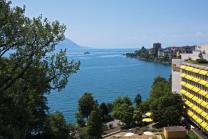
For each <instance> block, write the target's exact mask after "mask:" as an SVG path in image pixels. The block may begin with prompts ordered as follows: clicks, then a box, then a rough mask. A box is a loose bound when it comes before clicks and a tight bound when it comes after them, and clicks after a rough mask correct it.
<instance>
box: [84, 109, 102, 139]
mask: <svg viewBox="0 0 208 139" xmlns="http://www.w3.org/2000/svg"><path fill="white" fill-rule="evenodd" d="M102 133H103V129H102V119H101V115H100V113H99V111H98V110H97V109H93V111H91V113H90V116H89V119H88V122H87V134H88V136H89V139H100V138H101V135H102Z"/></svg>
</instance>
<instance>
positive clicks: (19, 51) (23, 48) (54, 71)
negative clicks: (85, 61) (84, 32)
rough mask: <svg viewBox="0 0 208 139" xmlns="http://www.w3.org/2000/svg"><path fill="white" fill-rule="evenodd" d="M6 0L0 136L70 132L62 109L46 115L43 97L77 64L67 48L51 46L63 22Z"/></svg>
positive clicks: (0, 5)
mask: <svg viewBox="0 0 208 139" xmlns="http://www.w3.org/2000/svg"><path fill="white" fill-rule="evenodd" d="M10 4H11V2H7V1H6V0H0V36H1V37H0V92H1V97H0V136H1V137H3V138H8V139H10V138H12V139H24V138H34V137H38V138H41V137H43V138H47V137H49V138H65V137H66V136H67V137H69V136H70V135H69V133H71V126H70V125H69V124H67V123H66V122H65V120H64V117H63V116H62V114H60V113H59V114H49V112H48V107H47V98H46V97H45V95H46V94H49V93H51V91H52V90H58V91H60V90H61V89H63V88H64V87H65V85H66V84H67V82H68V79H69V77H70V75H71V74H73V73H75V72H76V71H77V70H78V69H79V62H74V61H70V60H69V59H68V58H67V57H66V50H60V51H55V48H56V47H55V46H56V44H58V43H59V42H61V41H62V40H64V32H65V29H66V27H65V26H64V25H61V24H60V23H59V22H58V21H54V22H49V21H48V20H47V19H46V18H42V17H41V16H40V17H37V18H36V17H35V18H32V19H31V18H28V17H26V16H25V9H24V8H20V7H14V8H11V6H10ZM57 123H59V124H57ZM59 125H60V126H59ZM63 136H64V137H63Z"/></svg>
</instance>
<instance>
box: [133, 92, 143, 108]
mask: <svg viewBox="0 0 208 139" xmlns="http://www.w3.org/2000/svg"><path fill="white" fill-rule="evenodd" d="M134 102H135V103H136V106H137V107H139V106H140V104H141V103H142V97H141V95H140V94H137V95H136V97H135V98H134Z"/></svg>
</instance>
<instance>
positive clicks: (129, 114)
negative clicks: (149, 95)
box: [112, 97, 134, 127]
mask: <svg viewBox="0 0 208 139" xmlns="http://www.w3.org/2000/svg"><path fill="white" fill-rule="evenodd" d="M133 113H134V107H133V106H132V102H131V100H130V98H129V97H118V98H117V99H116V100H115V101H114V102H113V111H112V115H113V117H114V118H116V119H119V120H121V122H123V123H124V124H125V127H130V126H132V125H133Z"/></svg>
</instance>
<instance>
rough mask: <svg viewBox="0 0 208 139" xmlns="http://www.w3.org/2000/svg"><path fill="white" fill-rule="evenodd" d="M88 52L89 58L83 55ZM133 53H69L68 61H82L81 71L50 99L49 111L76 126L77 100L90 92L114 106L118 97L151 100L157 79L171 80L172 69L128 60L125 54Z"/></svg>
mask: <svg viewBox="0 0 208 139" xmlns="http://www.w3.org/2000/svg"><path fill="white" fill-rule="evenodd" d="M85 51H89V52H90V54H84V52H85ZM133 51H134V50H133V49H89V50H84V49H82V50H74V51H70V53H69V58H70V59H74V60H80V61H81V66H80V70H79V71H78V72H77V73H76V74H73V75H72V76H71V77H70V79H69V83H68V84H67V86H66V87H65V88H64V89H63V90H62V91H61V92H53V93H51V94H50V95H49V96H47V98H48V106H49V108H50V111H51V112H53V111H60V112H62V113H63V114H64V116H65V117H66V119H67V121H69V122H71V123H73V122H75V115H74V113H75V112H76V111H77V105H78V100H79V98H80V96H82V95H83V94H84V93H85V92H91V93H92V94H93V96H94V97H95V99H96V100H98V102H99V103H101V102H112V101H113V100H114V99H115V98H116V97H118V96H129V97H130V98H131V99H132V100H133V99H134V97H135V96H136V95H137V94H138V93H140V94H141V96H142V99H143V100H144V99H146V98H147V97H148V96H149V93H150V89H151V85H152V82H153V80H154V78H155V77H156V76H158V75H160V76H163V77H165V78H168V77H169V75H170V72H171V69H170V66H168V65H162V64H158V63H152V62H145V61H141V60H138V59H131V58H126V57H125V56H124V55H122V54H124V53H126V52H133Z"/></svg>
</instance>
